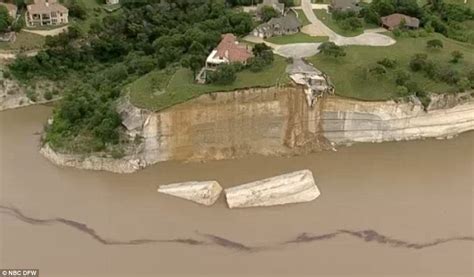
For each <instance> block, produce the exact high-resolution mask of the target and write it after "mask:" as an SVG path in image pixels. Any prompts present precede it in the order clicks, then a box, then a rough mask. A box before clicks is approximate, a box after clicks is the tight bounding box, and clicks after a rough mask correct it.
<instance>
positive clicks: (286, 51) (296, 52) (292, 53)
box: [244, 35, 321, 58]
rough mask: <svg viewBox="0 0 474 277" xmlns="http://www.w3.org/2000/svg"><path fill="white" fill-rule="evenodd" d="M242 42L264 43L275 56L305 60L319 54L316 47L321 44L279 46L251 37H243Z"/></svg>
mask: <svg viewBox="0 0 474 277" xmlns="http://www.w3.org/2000/svg"><path fill="white" fill-rule="evenodd" d="M244 40H246V41H249V42H252V43H265V44H266V45H268V46H269V47H271V48H272V49H273V52H274V53H275V54H278V55H280V56H283V57H286V58H290V57H291V58H305V57H311V56H314V55H316V54H317V53H318V52H319V50H318V47H319V45H321V43H292V44H282V45H279V44H274V43H270V42H268V41H265V40H263V39H262V38H260V37H255V36H252V35H248V36H246V37H244Z"/></svg>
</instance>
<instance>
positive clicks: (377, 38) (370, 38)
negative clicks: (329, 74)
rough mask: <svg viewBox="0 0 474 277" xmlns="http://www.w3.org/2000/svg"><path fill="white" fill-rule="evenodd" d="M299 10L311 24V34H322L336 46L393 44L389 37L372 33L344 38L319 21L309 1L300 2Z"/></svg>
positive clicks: (367, 32)
mask: <svg viewBox="0 0 474 277" xmlns="http://www.w3.org/2000/svg"><path fill="white" fill-rule="evenodd" d="M301 8H302V10H303V12H304V14H305V15H306V17H307V18H308V20H309V21H310V22H311V26H310V27H308V28H309V29H311V32H314V33H318V34H323V35H326V36H328V37H329V41H332V42H334V43H335V44H337V45H367V46H389V45H392V44H395V42H396V41H395V40H394V39H392V38H391V37H389V36H385V35H382V34H378V33H375V32H372V31H365V32H364V33H363V34H361V35H358V36H355V37H344V36H341V35H339V34H337V33H335V32H334V31H333V30H331V29H330V28H329V27H328V26H326V25H325V24H324V23H323V22H322V21H321V20H319V19H318V18H317V17H316V15H315V14H314V12H313V6H312V4H311V0H302V1H301Z"/></svg>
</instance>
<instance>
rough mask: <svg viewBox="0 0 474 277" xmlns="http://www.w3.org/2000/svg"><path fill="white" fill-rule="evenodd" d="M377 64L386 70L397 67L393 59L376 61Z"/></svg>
mask: <svg viewBox="0 0 474 277" xmlns="http://www.w3.org/2000/svg"><path fill="white" fill-rule="evenodd" d="M377 63H378V64H380V65H383V66H385V67H386V68H395V67H396V66H397V61H396V60H394V59H389V58H384V59H382V60H379V61H377Z"/></svg>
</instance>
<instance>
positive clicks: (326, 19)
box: [313, 10, 364, 37]
mask: <svg viewBox="0 0 474 277" xmlns="http://www.w3.org/2000/svg"><path fill="white" fill-rule="evenodd" d="M313 11H314V14H315V15H316V17H317V18H318V19H319V20H321V21H322V22H323V23H324V24H325V25H326V26H328V27H329V29H331V30H333V31H334V32H336V33H337V34H339V35H341V36H345V37H355V36H358V35H360V34H362V33H363V32H364V29H363V28H361V29H358V30H355V31H351V30H344V29H342V28H341V27H340V26H339V24H338V23H337V22H336V21H335V20H333V19H332V16H331V14H330V13H327V12H326V10H313Z"/></svg>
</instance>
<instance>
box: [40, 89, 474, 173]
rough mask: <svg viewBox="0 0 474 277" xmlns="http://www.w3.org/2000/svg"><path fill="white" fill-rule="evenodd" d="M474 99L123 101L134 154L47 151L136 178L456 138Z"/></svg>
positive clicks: (249, 95) (274, 95)
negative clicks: (156, 170)
mask: <svg viewBox="0 0 474 277" xmlns="http://www.w3.org/2000/svg"><path fill="white" fill-rule="evenodd" d="M470 93H471V92H466V93H461V94H459V95H436V96H434V97H433V99H432V100H433V101H432V103H431V104H430V106H429V107H428V108H427V111H425V110H424V108H423V107H422V105H421V104H420V103H416V101H414V102H398V103H397V102H395V101H392V100H391V101H379V102H365V101H358V100H353V99H346V98H340V97H337V96H329V97H327V98H326V99H324V100H323V101H320V103H318V105H316V106H315V107H313V108H309V107H307V105H306V104H305V100H304V94H303V93H301V91H300V90H299V89H296V88H291V87H289V88H269V89H249V90H241V91H234V92H223V93H216V95H215V96H214V97H212V98H211V97H209V96H208V95H203V96H200V97H198V98H196V99H193V100H191V101H189V102H187V103H183V104H179V105H176V106H174V107H171V108H170V109H166V110H164V111H161V112H156V113H153V112H149V111H144V110H141V109H138V108H136V107H134V106H132V105H131V104H130V103H129V102H128V101H124V103H122V104H121V105H120V107H119V109H120V111H121V114H122V117H123V121H124V122H127V123H128V125H126V126H125V127H128V129H127V130H128V134H129V135H130V137H131V140H132V138H135V137H136V136H141V137H142V138H143V143H142V144H141V145H139V146H137V147H136V148H135V150H136V151H133V154H128V155H126V156H125V157H123V158H120V159H114V158H111V157H102V156H98V155H95V154H90V155H83V154H81V155H76V154H62V153H58V152H56V151H54V150H53V149H52V148H51V147H50V146H49V145H47V144H46V145H43V146H42V147H41V150H40V153H41V154H42V155H43V156H44V157H45V158H47V159H48V160H49V161H51V162H52V163H53V164H55V165H57V166H62V167H73V168H77V169H86V170H102V171H109V172H114V173H133V172H136V171H138V170H140V169H143V168H145V167H147V166H150V165H153V164H155V163H158V162H162V161H172V160H174V161H211V160H224V159H235V158H239V157H245V156H248V155H253V154H256V155H264V156H292V155H299V154H304V153H310V152H317V151H321V150H330V149H333V150H334V149H335V148H337V146H350V145H352V144H354V143H359V142H370V143H380V142H390V141H408V140H418V139H426V138H435V139H450V138H453V137H455V136H457V135H459V134H461V133H464V132H467V131H470V130H474V99H473V97H472V96H471V94H470ZM242 111H245V112H242ZM214 119H215V120H214Z"/></svg>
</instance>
